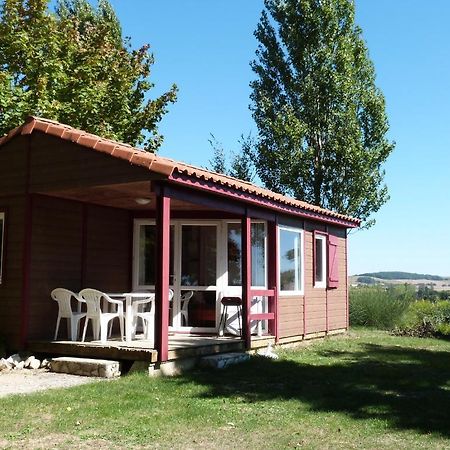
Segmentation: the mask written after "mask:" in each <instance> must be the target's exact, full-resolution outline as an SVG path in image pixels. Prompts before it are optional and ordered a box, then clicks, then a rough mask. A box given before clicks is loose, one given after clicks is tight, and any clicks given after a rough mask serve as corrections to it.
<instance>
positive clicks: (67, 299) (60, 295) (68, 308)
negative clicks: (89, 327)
mask: <svg viewBox="0 0 450 450" xmlns="http://www.w3.org/2000/svg"><path fill="white" fill-rule="evenodd" d="M50 295H51V297H52V299H53V300H55V302H58V318H57V319H56V330H55V337H54V338H53V340H54V341H56V339H57V337H58V330H59V324H60V322H61V319H66V320H67V335H68V337H69V338H70V340H72V341H76V340H77V339H78V331H79V327H80V320H81V319H82V318H83V317H86V313H82V312H80V309H78V311H72V305H71V300H72V297H73V298H74V299H76V300H77V301H78V302H81V301H82V300H80V298H79V296H78V295H77V294H75V292H72V291H69V290H68V289H64V288H56V289H53V291H52V292H51V293H50ZM80 306H81V305H80Z"/></svg>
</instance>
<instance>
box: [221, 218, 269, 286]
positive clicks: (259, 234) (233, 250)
mask: <svg viewBox="0 0 450 450" xmlns="http://www.w3.org/2000/svg"><path fill="white" fill-rule="evenodd" d="M241 239H242V238H241V224H240V223H228V224H227V254H228V258H227V264H228V286H241V270H242V268H241V265H242V241H241ZM251 240H252V256H251V258H252V286H260V287H263V286H266V224H265V223H264V222H252V224H251Z"/></svg>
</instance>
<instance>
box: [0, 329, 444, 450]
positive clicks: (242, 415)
mask: <svg viewBox="0 0 450 450" xmlns="http://www.w3.org/2000/svg"><path fill="white" fill-rule="evenodd" d="M280 355H281V358H280V359H279V360H277V361H273V360H267V359H263V358H254V359H252V360H251V361H249V362H248V363H244V364H241V365H238V366H234V367H231V368H229V369H227V370H222V371H216V372H208V371H200V370H198V371H194V372H191V373H189V374H187V375H185V376H183V377H177V378H160V379H152V378H148V377H146V376H145V375H143V374H134V375H130V376H126V377H122V378H121V379H120V380H116V381H112V382H101V383H95V384H90V385H85V386H79V387H76V388H71V389H65V390H59V391H47V392H45V393H41V394H33V395H28V396H13V397H7V398H2V399H1V407H2V408H1V409H2V411H1V413H0V448H2V447H3V448H22V447H25V448H86V449H87V448H92V447H97V448H99V449H103V448H105V449H106V448H108V449H111V448H208V449H210V448H213V449H214V448H217V449H219V448H220V449H226V448H252V449H253V448H260V449H262V448H266V449H277V448H280V449H285V448H308V449H314V448H318V449H327V448H329V449H336V448H342V449H349V448H372V449H379V448H395V449H403V448H405V449H413V448H423V449H429V448H448V447H449V446H450V426H449V424H450V343H448V342H445V341H439V340H437V339H418V338H408V337H393V336H389V335H388V334H387V333H385V332H380V331H367V330H356V331H352V332H351V333H350V336H349V337H344V338H333V339H327V340H325V341H322V342H315V343H312V344H310V345H309V346H307V347H303V348H301V349H297V350H285V351H283V352H280ZM0 382H1V381H0Z"/></svg>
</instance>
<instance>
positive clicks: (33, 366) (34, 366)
mask: <svg viewBox="0 0 450 450" xmlns="http://www.w3.org/2000/svg"><path fill="white" fill-rule="evenodd" d="M39 367H41V362H40V361H39V360H38V359H36V358H33V359H32V360H31V361H30V365H29V368H30V369H39Z"/></svg>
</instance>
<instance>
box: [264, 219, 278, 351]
mask: <svg viewBox="0 0 450 450" xmlns="http://www.w3.org/2000/svg"><path fill="white" fill-rule="evenodd" d="M267 227H268V232H267V234H268V267H267V271H268V281H269V284H268V287H269V289H272V290H273V298H272V301H269V313H274V316H275V319H274V320H271V321H269V333H270V334H271V335H272V336H275V342H278V337H279V331H278V324H279V320H278V311H279V310H278V229H277V223H276V222H275V221H272V222H268V223H267Z"/></svg>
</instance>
